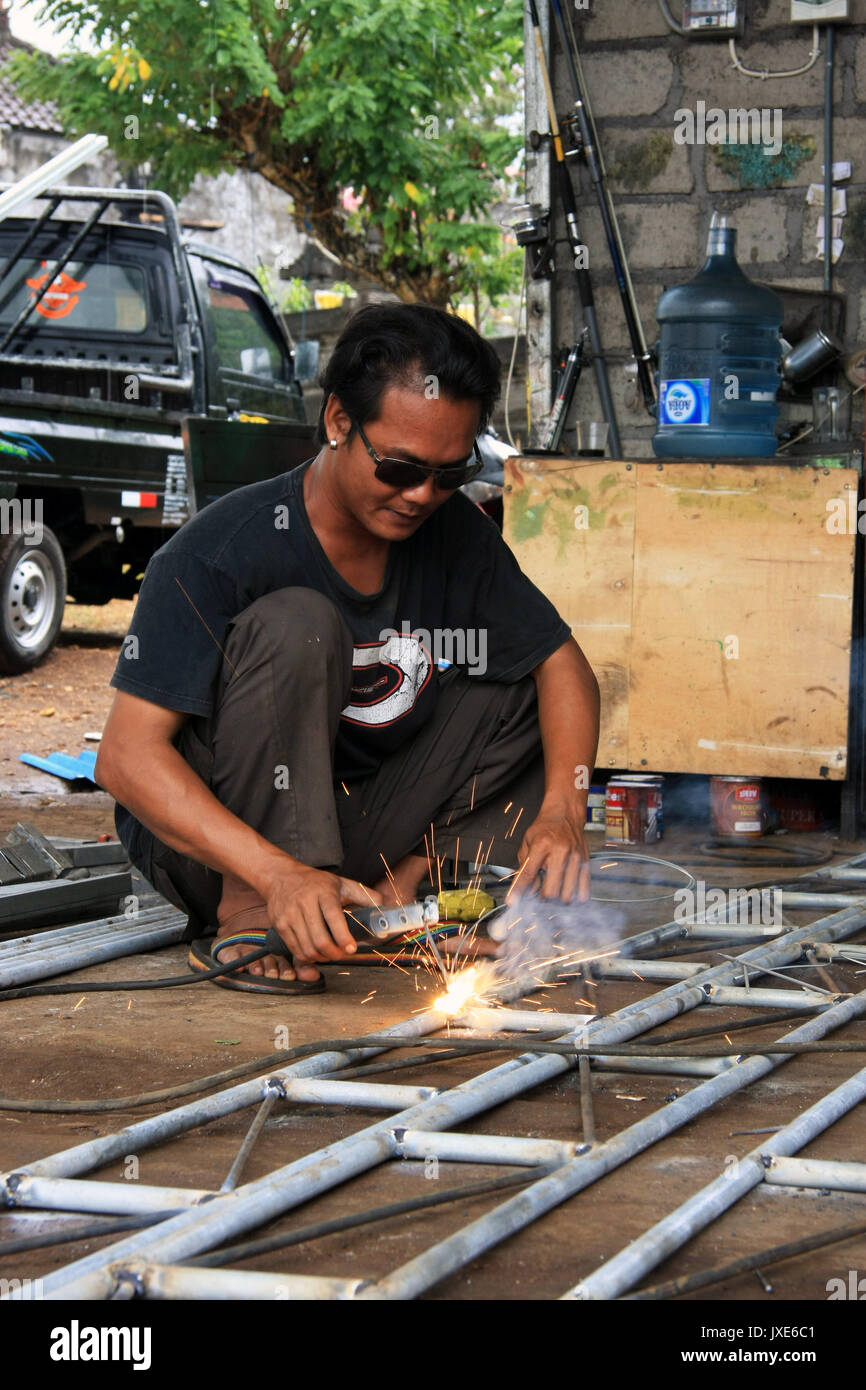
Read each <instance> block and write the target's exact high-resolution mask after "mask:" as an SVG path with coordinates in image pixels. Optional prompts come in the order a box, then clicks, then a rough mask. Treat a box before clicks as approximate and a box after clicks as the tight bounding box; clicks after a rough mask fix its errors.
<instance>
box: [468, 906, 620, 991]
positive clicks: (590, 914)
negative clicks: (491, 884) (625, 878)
mask: <svg viewBox="0 0 866 1390" xmlns="http://www.w3.org/2000/svg"><path fill="white" fill-rule="evenodd" d="M625 921H626V918H625V914H624V913H623V912H622V911H621V909H620V908H618V907H615V906H613V905H612V904H611V903H604V902H597V901H592V900H591V901H589V902H582V903H581V902H572V903H563V902H558V901H556V900H554V899H551V898H542V897H540V896H539V895H538V894H537V893H524V894H523V895H522V896H521V897H520V898H518V899H516V900H515V901H514V902H513V903H510V904H509V905H508V907H506V909H505V911H504V912H503V913H501V914H500V915H499V916H498V917H497V918H494V920H493V921H492V922H491V923H490V926H489V928H488V934H489V935H490V936H491V937H492V938H493V939H494V940H497V941H501V943H502V944H501V946H500V949H499V954H498V957H497V966H498V971H499V973H500V974H501V975H504V976H506V977H508V978H514V977H516V976H517V975H519V974H521V973H522V972H523V971H526V970H531V969H533V968H537V967H539V966H541V965H542V964H553V963H555V962H556V961H560V962H561V964H562V966H563V968H564V969H565V968H567V966H568V965H569V964H573V966H574V969H575V970H577V969H578V968H579V963H580V961H581V960H582V959H586V957H587V956H591V955H597V954H598V953H599V952H601V951H604V950H607V949H609V948H610V947H612V946H615V945H616V943H617V942H618V941H619V940H620V939H621V936H622V934H623V933H622V929H623V927H624V925H625Z"/></svg>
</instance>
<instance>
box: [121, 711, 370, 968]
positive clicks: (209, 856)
mask: <svg viewBox="0 0 866 1390" xmlns="http://www.w3.org/2000/svg"><path fill="white" fill-rule="evenodd" d="M187 717H188V716H187V715H185V714H180V713H178V712H177V711H175V710H168V709H163V708H162V707H161V706H160V705H155V704H152V703H151V702H150V701H149V700H142V699H139V698H138V696H136V695H130V694H128V693H127V692H126V691H122V690H121V691H118V692H117V693H116V695H115V697H114V703H113V705H112V707H111V711H110V713H109V716H108V720H107V723H106V725H105V729H104V731H103V735H102V742H101V744H100V749H99V756H98V758H97V762H96V772H95V776H96V779H97V781H98V782H99V785H100V786H102V787H104V788H105V790H106V791H107V792H110V793H111V795H112V796H113V797H115V799H116V800H117V801H119V802H120V803H121V805H123V806H126V807H127V809H128V810H129V811H131V812H132V814H133V815H134V816H135V817H136V818H137V819H138V820H140V821H141V823H142V825H145V826H147V828H148V830H150V831H151V832H152V834H154V835H155V836H156V837H157V839H159V840H161V841H162V842H163V843H164V844H166V845H168V846H170V848H171V849H176V850H178V851H179V852H180V853H181V854H185V855H188V856H189V857H190V858H191V859H196V860H198V861H199V863H202V864H206V865H208V867H209V868H211V869H215V870H216V871H217V872H218V873H221V874H231V875H232V876H233V877H235V878H238V879H240V880H241V881H242V882H244V883H248V884H249V885H250V887H252V888H254V889H255V890H256V892H258V893H259V895H260V896H261V898H262V899H263V901H264V902H266V903H267V904H268V906H269V908H271V909H272V911H271V921H272V922H273V925H274V926H275V927H276V928H277V930H278V931H279V932H280V934H281V935H283V936H284V938H285V939H286V941H287V942H288V944H289V946H290V948H291V949H292V951H293V954H296V955H297V956H298V959H299V960H303V959H309V960H312V959H315V958H316V956H317V955H325V956H330V957H333V958H336V957H337V956H338V955H339V954H341V952H342V951H345V950H353V949H354V941H353V938H352V936H351V933H350V932H349V930H348V927H347V926H346V921H345V918H344V916H343V913H342V905H341V901H340V899H341V897H342V898H343V899H344V900H345V901H346V902H358V903H365V902H370V901H371V900H372V899H371V894H370V892H369V890H367V889H365V888H364V887H363V885H358V884H353V883H352V880H349V879H340V878H339V877H338V876H337V875H334V874H327V873H325V872H324V871H323V870H320V869H313V868H311V867H310V866H309V865H306V864H302V863H301V862H300V861H299V860H297V859H293V858H292V856H291V855H289V854H287V853H285V851H284V850H281V849H279V848H278V847H277V846H276V845H272V844H271V843H270V841H268V840H266V839H265V838H264V837H263V836H262V835H259V834H258V832H257V831H255V830H253V829H252V827H251V826H249V825H246V824H245V822H244V821H242V820H240V819H239V817H238V816H236V815H234V814H233V813H232V812H231V811H229V810H228V809H227V808H226V807H225V806H223V805H222V803H221V802H220V801H218V800H217V798H216V797H215V796H214V794H213V792H212V791H211V790H210V789H209V788H208V787H206V786H205V784H204V782H203V781H202V780H201V778H200V777H199V776H198V775H197V774H196V773H195V772H194V771H193V769H192V768H191V767H190V766H189V764H188V763H187V762H186V760H185V759H184V758H183V757H182V756H181V754H180V753H179V752H178V751H177V749H176V748H175V747H174V744H173V740H174V738H175V737H176V736H177V734H178V733H179V731H180V729H181V728H182V727H183V725H184V723H185V722H186V719H187ZM323 880H328V881H329V883H330V891H327V889H326V885H325V884H324V883H323ZM338 885H343V886H344V888H345V886H346V885H352V887H351V888H348V889H346V891H344V892H342V893H341V891H340V890H339V888H338ZM355 890H357V891H355ZM350 894H351V895H350ZM326 926H327V930H326ZM329 932H330V935H329ZM334 941H337V942H338V943H339V946H340V950H337V949H335V948H334Z"/></svg>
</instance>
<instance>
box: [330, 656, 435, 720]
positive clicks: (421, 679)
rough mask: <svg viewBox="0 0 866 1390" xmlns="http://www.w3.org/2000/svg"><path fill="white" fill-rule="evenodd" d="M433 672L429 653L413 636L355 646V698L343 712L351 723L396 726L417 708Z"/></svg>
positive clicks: (353, 686) (353, 668)
mask: <svg viewBox="0 0 866 1390" xmlns="http://www.w3.org/2000/svg"><path fill="white" fill-rule="evenodd" d="M432 672H433V661H432V658H431V656H430V653H429V651H427V649H426V648H425V647H423V646H422V645H421V643H420V642H419V641H418V640H417V638H415V637H412V636H400V635H397V634H395V635H393V636H391V637H389V638H388V639H387V640H386V641H384V642H368V643H365V644H364V645H362V646H360V647H355V654H354V657H353V659H352V698H351V700H350V701H349V703H348V705H346V708H345V709H344V710H343V711H342V718H343V719H345V720H346V721H347V722H348V723H349V724H360V725H364V726H366V727H368V728H369V727H370V726H372V725H376V726H378V727H381V726H383V725H385V724H394V723H396V721H397V720H398V719H405V717H406V715H407V714H411V712H412V710H413V709H414V708H415V704H416V702H417V700H418V697H419V695H420V694H421V692H422V690H423V689H424V687H425V686H426V685H427V683H428V681H429V680H430V677H431V675H432Z"/></svg>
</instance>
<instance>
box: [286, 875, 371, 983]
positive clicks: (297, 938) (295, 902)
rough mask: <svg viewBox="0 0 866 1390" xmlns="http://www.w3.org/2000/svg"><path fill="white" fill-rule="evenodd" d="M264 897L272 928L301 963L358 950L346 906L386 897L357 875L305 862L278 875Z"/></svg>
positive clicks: (366, 904) (369, 903) (340, 955)
mask: <svg viewBox="0 0 866 1390" xmlns="http://www.w3.org/2000/svg"><path fill="white" fill-rule="evenodd" d="M265 901H266V903H267V907H268V917H269V920H270V922H271V924H272V926H274V927H276V929H277V931H278V932H279V934H280V936H281V937H282V938H283V940H284V941H285V943H286V945H287V946H288V948H289V950H290V951H291V953H292V955H293V956H294V958H295V960H296V961H297V963H298V964H299V965H308V964H311V963H312V962H313V961H317V960H339V959H340V958H341V957H342V956H345V955H352V954H354V952H355V950H356V949H357V948H356V944H355V938H354V937H353V936H352V933H351V932H350V930H349V926H348V923H347V922H346V918H345V915H344V912H343V908H344V907H349V906H351V905H352V904H358V905H361V906H363V907H371V906H373V904H380V903H381V901H382V899H381V896H380V895H379V894H378V893H376V892H375V890H374V889H372V888H368V887H367V886H366V884H363V883H358V882H357V881H356V880H355V879H352V878H341V877H340V876H339V874H332V873H328V872H327V871H326V870H325V869H312V868H309V867H308V866H307V865H304V864H300V865H297V866H293V867H291V868H288V869H285V870H282V871H281V872H280V873H279V874H278V875H275V876H274V878H273V879H272V881H271V882H270V883H269V885H268V888H267V892H266V893H265Z"/></svg>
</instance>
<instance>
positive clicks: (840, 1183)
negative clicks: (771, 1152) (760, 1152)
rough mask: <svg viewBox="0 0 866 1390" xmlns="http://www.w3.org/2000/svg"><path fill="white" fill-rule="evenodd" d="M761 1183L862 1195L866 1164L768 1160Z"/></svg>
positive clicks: (817, 1160)
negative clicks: (831, 1189) (819, 1188)
mask: <svg viewBox="0 0 866 1390" xmlns="http://www.w3.org/2000/svg"><path fill="white" fill-rule="evenodd" d="M764 1182H766V1183H770V1185H771V1186H780V1187H829V1188H834V1189H836V1190H838V1191H840V1192H866V1163H837V1162H833V1161H832V1160H828V1159H823V1158H786V1157H782V1156H777V1157H769V1159H768V1162H767V1164H766V1167H765V1171H764Z"/></svg>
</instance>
